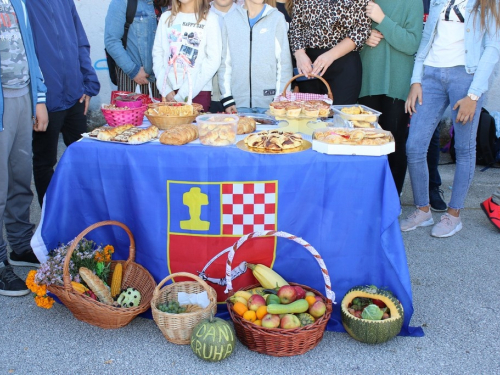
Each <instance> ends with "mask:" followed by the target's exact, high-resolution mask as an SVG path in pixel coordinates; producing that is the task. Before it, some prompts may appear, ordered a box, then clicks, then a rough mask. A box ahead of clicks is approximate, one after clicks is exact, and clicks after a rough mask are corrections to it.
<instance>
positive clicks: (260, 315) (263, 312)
mask: <svg viewBox="0 0 500 375" xmlns="http://www.w3.org/2000/svg"><path fill="white" fill-rule="evenodd" d="M256 314H257V319H262V318H263V317H265V316H266V315H267V306H260V307H259V308H258V309H257V312H256Z"/></svg>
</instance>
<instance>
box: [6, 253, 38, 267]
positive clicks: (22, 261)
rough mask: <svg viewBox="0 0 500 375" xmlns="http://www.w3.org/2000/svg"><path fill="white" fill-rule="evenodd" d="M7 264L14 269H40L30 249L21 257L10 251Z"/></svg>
mask: <svg viewBox="0 0 500 375" xmlns="http://www.w3.org/2000/svg"><path fill="white" fill-rule="evenodd" d="M9 263H10V264H11V265H13V266H16V267H40V261H39V260H38V259H37V257H36V255H35V253H34V252H33V250H31V249H29V250H27V251H25V252H24V253H22V254H21V255H19V254H17V253H15V252H14V251H11V253H10V255H9Z"/></svg>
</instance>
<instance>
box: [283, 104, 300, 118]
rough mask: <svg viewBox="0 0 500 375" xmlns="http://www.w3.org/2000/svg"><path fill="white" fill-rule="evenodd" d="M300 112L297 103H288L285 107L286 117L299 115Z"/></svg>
mask: <svg viewBox="0 0 500 375" xmlns="http://www.w3.org/2000/svg"><path fill="white" fill-rule="evenodd" d="M300 112H302V108H301V107H300V106H299V105H297V104H290V105H289V106H287V108H286V115H287V116H288V117H299V116H300Z"/></svg>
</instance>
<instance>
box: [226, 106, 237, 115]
mask: <svg viewBox="0 0 500 375" xmlns="http://www.w3.org/2000/svg"><path fill="white" fill-rule="evenodd" d="M237 112H238V111H237V110H236V106H235V105H232V106H231V107H227V108H226V113H229V114H232V113H237Z"/></svg>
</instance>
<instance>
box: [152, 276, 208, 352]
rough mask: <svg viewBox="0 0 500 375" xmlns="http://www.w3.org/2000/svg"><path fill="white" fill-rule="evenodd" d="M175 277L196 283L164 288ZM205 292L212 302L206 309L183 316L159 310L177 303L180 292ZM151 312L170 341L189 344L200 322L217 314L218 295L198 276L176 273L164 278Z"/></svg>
mask: <svg viewBox="0 0 500 375" xmlns="http://www.w3.org/2000/svg"><path fill="white" fill-rule="evenodd" d="M174 277H189V278H191V279H193V280H195V281H181V282H176V283H172V284H169V285H166V286H163V285H164V284H165V283H166V282H167V281H168V280H170V279H172V278H174ZM204 290H206V291H207V294H208V299H209V300H210V303H209V305H208V306H207V307H205V308H204V309H202V308H200V309H193V310H194V311H192V312H186V313H182V314H169V313H166V312H163V311H160V310H158V308H157V306H158V304H160V303H165V302H167V301H168V300H174V301H176V300H177V294H178V293H179V292H185V293H200V292H203V291H204ZM151 311H152V312H153V319H154V321H155V322H156V324H157V325H158V328H159V329H160V331H161V332H162V333H163V336H165V338H166V339H167V340H168V341H170V342H172V343H174V344H181V345H184V344H189V343H190V341H191V333H192V332H193V329H194V327H195V326H196V325H197V324H198V323H199V321H200V320H202V319H205V318H209V317H210V315H215V313H216V312H217V293H216V292H215V290H214V288H212V287H211V286H209V285H208V284H207V283H206V282H205V281H203V280H202V279H200V278H199V277H198V276H196V275H193V274H191V273H187V272H178V273H174V274H172V275H170V276H167V277H166V278H164V279H163V280H162V281H161V282H160V283H159V284H158V286H157V287H156V288H155V290H154V294H153V299H152V300H151ZM188 311H189V309H188Z"/></svg>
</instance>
